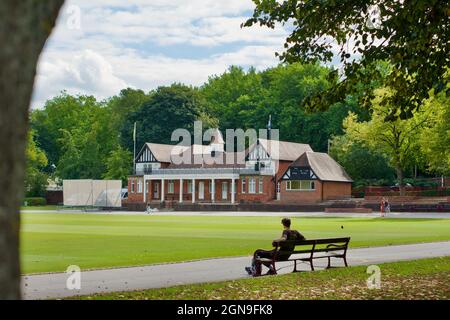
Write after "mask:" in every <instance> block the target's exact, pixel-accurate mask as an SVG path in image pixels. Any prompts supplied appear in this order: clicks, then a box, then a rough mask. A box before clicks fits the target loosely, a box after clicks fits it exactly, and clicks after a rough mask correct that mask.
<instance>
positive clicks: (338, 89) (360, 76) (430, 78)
mask: <svg viewBox="0 0 450 320" xmlns="http://www.w3.org/2000/svg"><path fill="white" fill-rule="evenodd" d="M253 2H254V3H255V5H256V7H255V10H254V13H253V17H252V18H250V19H248V20H247V21H246V22H245V23H244V24H243V26H246V27H249V26H252V25H255V24H259V25H262V26H267V27H269V28H274V27H275V25H276V24H277V23H281V24H283V25H288V26H289V30H290V31H291V33H290V35H289V36H288V37H287V38H286V42H285V45H284V48H285V51H284V52H283V53H281V55H279V56H280V59H281V60H282V61H285V62H288V63H292V62H298V61H300V62H314V63H315V62H317V61H322V62H331V61H332V59H333V58H334V57H335V53H334V52H335V48H336V46H337V47H338V48H339V52H338V56H339V57H340V61H341V63H342V65H343V71H344V77H343V80H342V81H340V82H339V83H338V84H337V85H334V86H332V87H331V89H330V90H327V91H323V92H321V94H316V95H313V96H312V97H311V98H312V99H310V101H309V102H310V103H311V104H312V105H313V106H314V107H315V108H316V109H318V110H324V109H326V108H328V107H329V106H330V105H332V104H334V103H335V102H337V101H342V100H343V99H344V98H345V96H346V95H347V94H348V93H349V92H351V91H353V90H354V88H355V86H357V85H358V84H360V83H368V82H370V81H372V80H373V79H381V78H382V74H381V72H380V71H379V70H378V69H377V68H371V66H372V65H373V64H374V63H376V62H377V61H387V62H389V64H390V65H392V67H393V68H392V69H391V72H390V73H389V75H388V76H387V78H386V79H385V86H388V87H390V88H392V89H393V90H394V91H393V94H392V95H389V96H386V97H383V98H382V101H380V102H381V103H382V104H386V105H390V106H392V110H391V111H390V112H389V113H387V114H386V117H387V118H388V119H394V118H396V117H400V118H402V119H405V118H409V117H412V115H413V113H412V112H413V111H414V110H416V109H417V108H418V107H419V106H420V105H421V104H422V103H423V102H424V101H425V100H426V99H427V98H428V97H429V91H430V90H431V89H432V88H435V89H436V90H438V91H439V90H445V91H446V93H447V94H449V93H450V92H449V88H448V87H447V88H446V83H447V82H448V80H449V78H448V74H446V70H447V68H448V66H449V61H450V58H449V57H450V54H449V46H448V41H449V35H450V32H449V24H450V20H449V19H448V14H449V13H448V3H447V2H446V1H440V0H417V1H393V0H381V1H375V0H341V1H336V0H312V1H301V0H284V1H276V0H253ZM337 77H338V72H337V70H336V71H335V72H333V73H332V74H330V78H334V79H336V78H337ZM363 98H364V99H363V101H365V102H366V104H367V105H370V101H371V100H372V98H373V96H372V92H371V90H369V91H368V92H367V95H365V96H364V97H363Z"/></svg>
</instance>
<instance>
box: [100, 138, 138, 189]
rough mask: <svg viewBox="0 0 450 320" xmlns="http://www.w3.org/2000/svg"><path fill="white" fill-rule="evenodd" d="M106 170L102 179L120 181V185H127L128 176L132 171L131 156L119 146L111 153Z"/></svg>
mask: <svg viewBox="0 0 450 320" xmlns="http://www.w3.org/2000/svg"><path fill="white" fill-rule="evenodd" d="M106 168H107V171H106V173H105V174H104V175H103V178H105V179H115V180H122V184H123V185H127V181H128V175H130V174H131V173H132V171H133V170H132V169H133V154H132V153H131V152H130V151H128V150H125V149H123V148H122V147H121V146H119V147H118V148H117V149H116V150H113V151H111V153H110V155H109V157H108V160H107V161H106Z"/></svg>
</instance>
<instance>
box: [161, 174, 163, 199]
mask: <svg viewBox="0 0 450 320" xmlns="http://www.w3.org/2000/svg"><path fill="white" fill-rule="evenodd" d="M161 202H164V179H161Z"/></svg>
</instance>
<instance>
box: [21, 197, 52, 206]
mask: <svg viewBox="0 0 450 320" xmlns="http://www.w3.org/2000/svg"><path fill="white" fill-rule="evenodd" d="M23 203H24V204H25V203H26V206H27V207H29V206H45V205H46V204H47V200H46V199H45V198H43V197H27V198H24V199H23Z"/></svg>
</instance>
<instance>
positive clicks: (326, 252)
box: [257, 237, 350, 273]
mask: <svg viewBox="0 0 450 320" xmlns="http://www.w3.org/2000/svg"><path fill="white" fill-rule="evenodd" d="M349 242H350V237H346V238H329V239H314V240H301V241H279V242H273V245H274V247H275V249H274V250H275V253H274V255H273V258H272V259H267V258H259V259H257V260H259V261H261V262H269V263H271V264H272V266H273V269H274V270H275V273H276V267H275V262H277V261H294V270H293V272H297V271H299V270H297V262H309V263H310V266H311V270H312V271H314V264H313V261H314V260H315V259H324V258H327V259H328V265H327V268H331V258H341V259H343V260H344V264H345V266H346V267H347V266H348V264H347V249H348V243H349ZM281 243H283V244H291V245H293V246H294V251H292V253H291V255H290V256H289V258H288V259H283V257H282V255H283V253H286V252H283V251H281V247H280V244H281ZM287 253H289V252H287ZM299 255H302V256H299ZM305 255H306V256H305Z"/></svg>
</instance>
